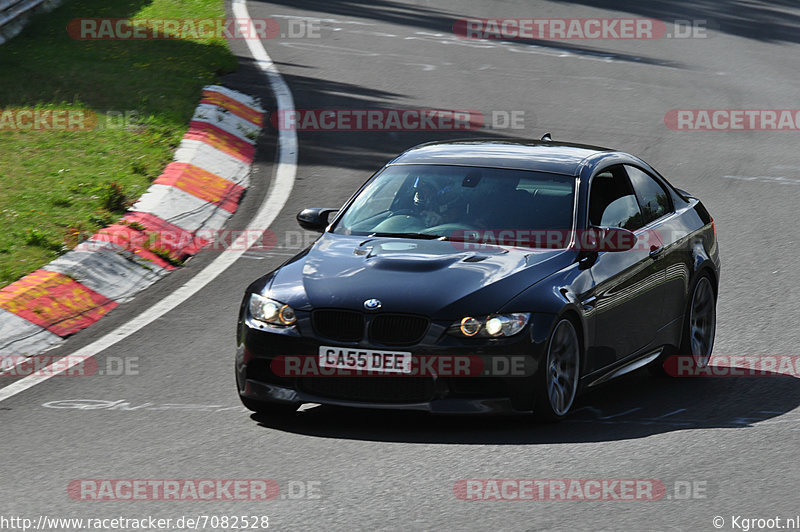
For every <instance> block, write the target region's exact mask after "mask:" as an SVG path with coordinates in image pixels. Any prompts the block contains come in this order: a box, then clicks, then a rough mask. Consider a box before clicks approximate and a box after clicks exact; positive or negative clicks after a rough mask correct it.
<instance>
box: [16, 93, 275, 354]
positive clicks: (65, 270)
mask: <svg viewBox="0 0 800 532" xmlns="http://www.w3.org/2000/svg"><path fill="white" fill-rule="evenodd" d="M263 125H264V109H262V108H261V106H260V104H259V102H258V101H257V100H255V99H254V98H252V97H250V96H247V95H245V94H241V93H239V92H236V91H232V90H230V89H227V88H225V87H221V86H217V85H211V86H208V87H205V88H204V89H203V98H202V100H201V102H200V104H199V105H198V106H197V108H196V110H195V113H194V116H193V117H192V120H191V122H190V125H189V130H188V131H187V133H186V135H185V136H184V138H183V140H182V141H181V144H180V146H179V147H178V149H177V150H176V152H175V156H174V162H172V163H170V164H169V165H167V167H166V168H165V169H164V172H163V173H162V174H161V176H160V177H159V178H158V179H156V181H155V182H154V183H153V185H151V186H150V188H148V190H147V192H146V193H145V194H144V195H143V196H142V197H141V198H140V199H139V201H138V202H136V203H135V204H134V205H133V207H131V210H130V211H129V212H128V213H127V214H125V216H124V217H123V218H122V220H120V221H119V222H118V223H116V224H113V225H111V226H109V227H106V228H103V229H101V230H100V231H98V232H97V233H96V234H94V235H92V237H91V238H89V239H88V240H86V241H84V242H82V243H81V244H79V245H78V246H77V247H76V248H75V249H73V250H72V251H70V252H68V253H66V254H65V255H63V256H61V257H59V258H58V259H56V260H54V261H53V262H51V263H50V264H47V265H46V266H43V267H42V268H41V269H38V270H36V271H35V272H33V273H31V274H29V275H27V276H25V277H23V278H22V279H20V280H19V281H16V282H15V283H12V284H10V285H8V286H6V287H3V288H0V357H4V356H9V355H14V356H16V357H18V356H33V355H36V354H39V353H41V352H42V351H44V350H46V349H48V348H51V347H53V346H55V345H57V344H59V343H61V342H62V341H63V340H64V338H66V337H67V336H70V335H71V334H74V333H76V332H78V331H79V330H81V329H84V328H86V327H88V326H89V325H91V324H92V323H94V322H96V321H97V320H99V319H100V318H102V317H103V316H104V315H106V314H107V313H108V312H109V311H111V310H112V309H114V308H115V307H116V306H117V305H119V304H120V303H123V302H125V301H128V300H129V299H131V298H132V297H133V296H135V295H136V294H137V293H138V292H141V291H142V290H144V289H145V288H147V287H148V286H150V285H151V284H153V283H154V282H156V281H157V280H158V279H160V278H161V277H162V276H163V275H165V274H166V273H167V272H169V271H170V270H173V269H175V268H176V267H177V265H179V264H182V263H183V261H185V260H186V259H187V258H189V257H191V256H192V255H194V254H196V253H197V252H198V251H200V250H201V249H202V248H203V247H204V246H206V245H208V244H210V243H211V241H212V239H213V235H214V234H216V232H217V231H218V230H220V229H222V227H223V226H224V225H225V223H226V222H227V220H228V219H229V218H230V217H231V216H232V215H233V213H234V212H235V211H236V208H237V207H238V205H239V202H240V201H241V199H242V196H243V195H244V192H245V190H246V189H247V186H248V185H249V176H250V166H251V164H252V163H253V158H254V156H255V144H256V140H257V138H258V135H259V133H260V131H261V128H262V127H263ZM165 236H168V238H165Z"/></svg>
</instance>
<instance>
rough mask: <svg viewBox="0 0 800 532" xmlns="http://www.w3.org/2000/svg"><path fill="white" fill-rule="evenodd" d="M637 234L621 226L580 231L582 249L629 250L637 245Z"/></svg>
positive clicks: (578, 240)
mask: <svg viewBox="0 0 800 532" xmlns="http://www.w3.org/2000/svg"><path fill="white" fill-rule="evenodd" d="M636 241H637V238H636V235H635V234H634V233H633V232H632V231H628V230H627V229H623V228H621V227H592V228H590V229H587V230H586V231H583V232H582V233H581V232H579V233H578V238H577V243H576V246H577V248H578V249H579V250H581V251H628V250H630V249H633V248H634V246H636Z"/></svg>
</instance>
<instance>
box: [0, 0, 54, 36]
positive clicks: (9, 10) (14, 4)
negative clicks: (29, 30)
mask: <svg viewBox="0 0 800 532" xmlns="http://www.w3.org/2000/svg"><path fill="white" fill-rule="evenodd" d="M59 3H60V0H0V44H3V43H4V42H6V41H7V40H8V39H11V38H12V37H14V36H15V35H16V34H18V33H19V32H20V31H22V28H23V26H25V23H26V22H27V21H28V16H29V15H30V14H31V13H32V12H33V11H35V10H38V9H40V8H42V9H48V8H53V7H55V6H56V5H57V4H59Z"/></svg>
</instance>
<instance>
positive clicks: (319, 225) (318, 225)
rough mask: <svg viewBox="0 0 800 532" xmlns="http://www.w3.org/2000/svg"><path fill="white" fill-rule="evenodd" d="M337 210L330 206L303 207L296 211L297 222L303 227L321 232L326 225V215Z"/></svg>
mask: <svg viewBox="0 0 800 532" xmlns="http://www.w3.org/2000/svg"><path fill="white" fill-rule="evenodd" d="M338 210H339V209H330V208H314V209H303V210H302V211H300V212H299V213H297V223H298V224H300V227H302V228H303V229H307V230H309V231H316V232H317V233H321V232H323V231H324V230H325V228H326V227H328V216H330V214H331V213H332V212H337V211H338Z"/></svg>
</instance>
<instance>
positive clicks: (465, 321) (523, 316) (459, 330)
mask: <svg viewBox="0 0 800 532" xmlns="http://www.w3.org/2000/svg"><path fill="white" fill-rule="evenodd" d="M530 318H531V315H530V314H529V313H527V312H515V313H512V314H491V315H489V316H482V317H479V318H473V317H472V316H466V317H464V318H462V319H461V320H459V321H458V322H456V323H454V324H453V325H451V326H450V327H449V328H448V329H447V333H448V334H451V335H453V336H462V337H463V336H469V337H471V336H477V337H479V338H499V337H501V336H514V335H515V334H517V333H518V332H520V331H521V330H522V329H523V328H524V327H525V326H526V325H527V324H528V321H529V320H530Z"/></svg>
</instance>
